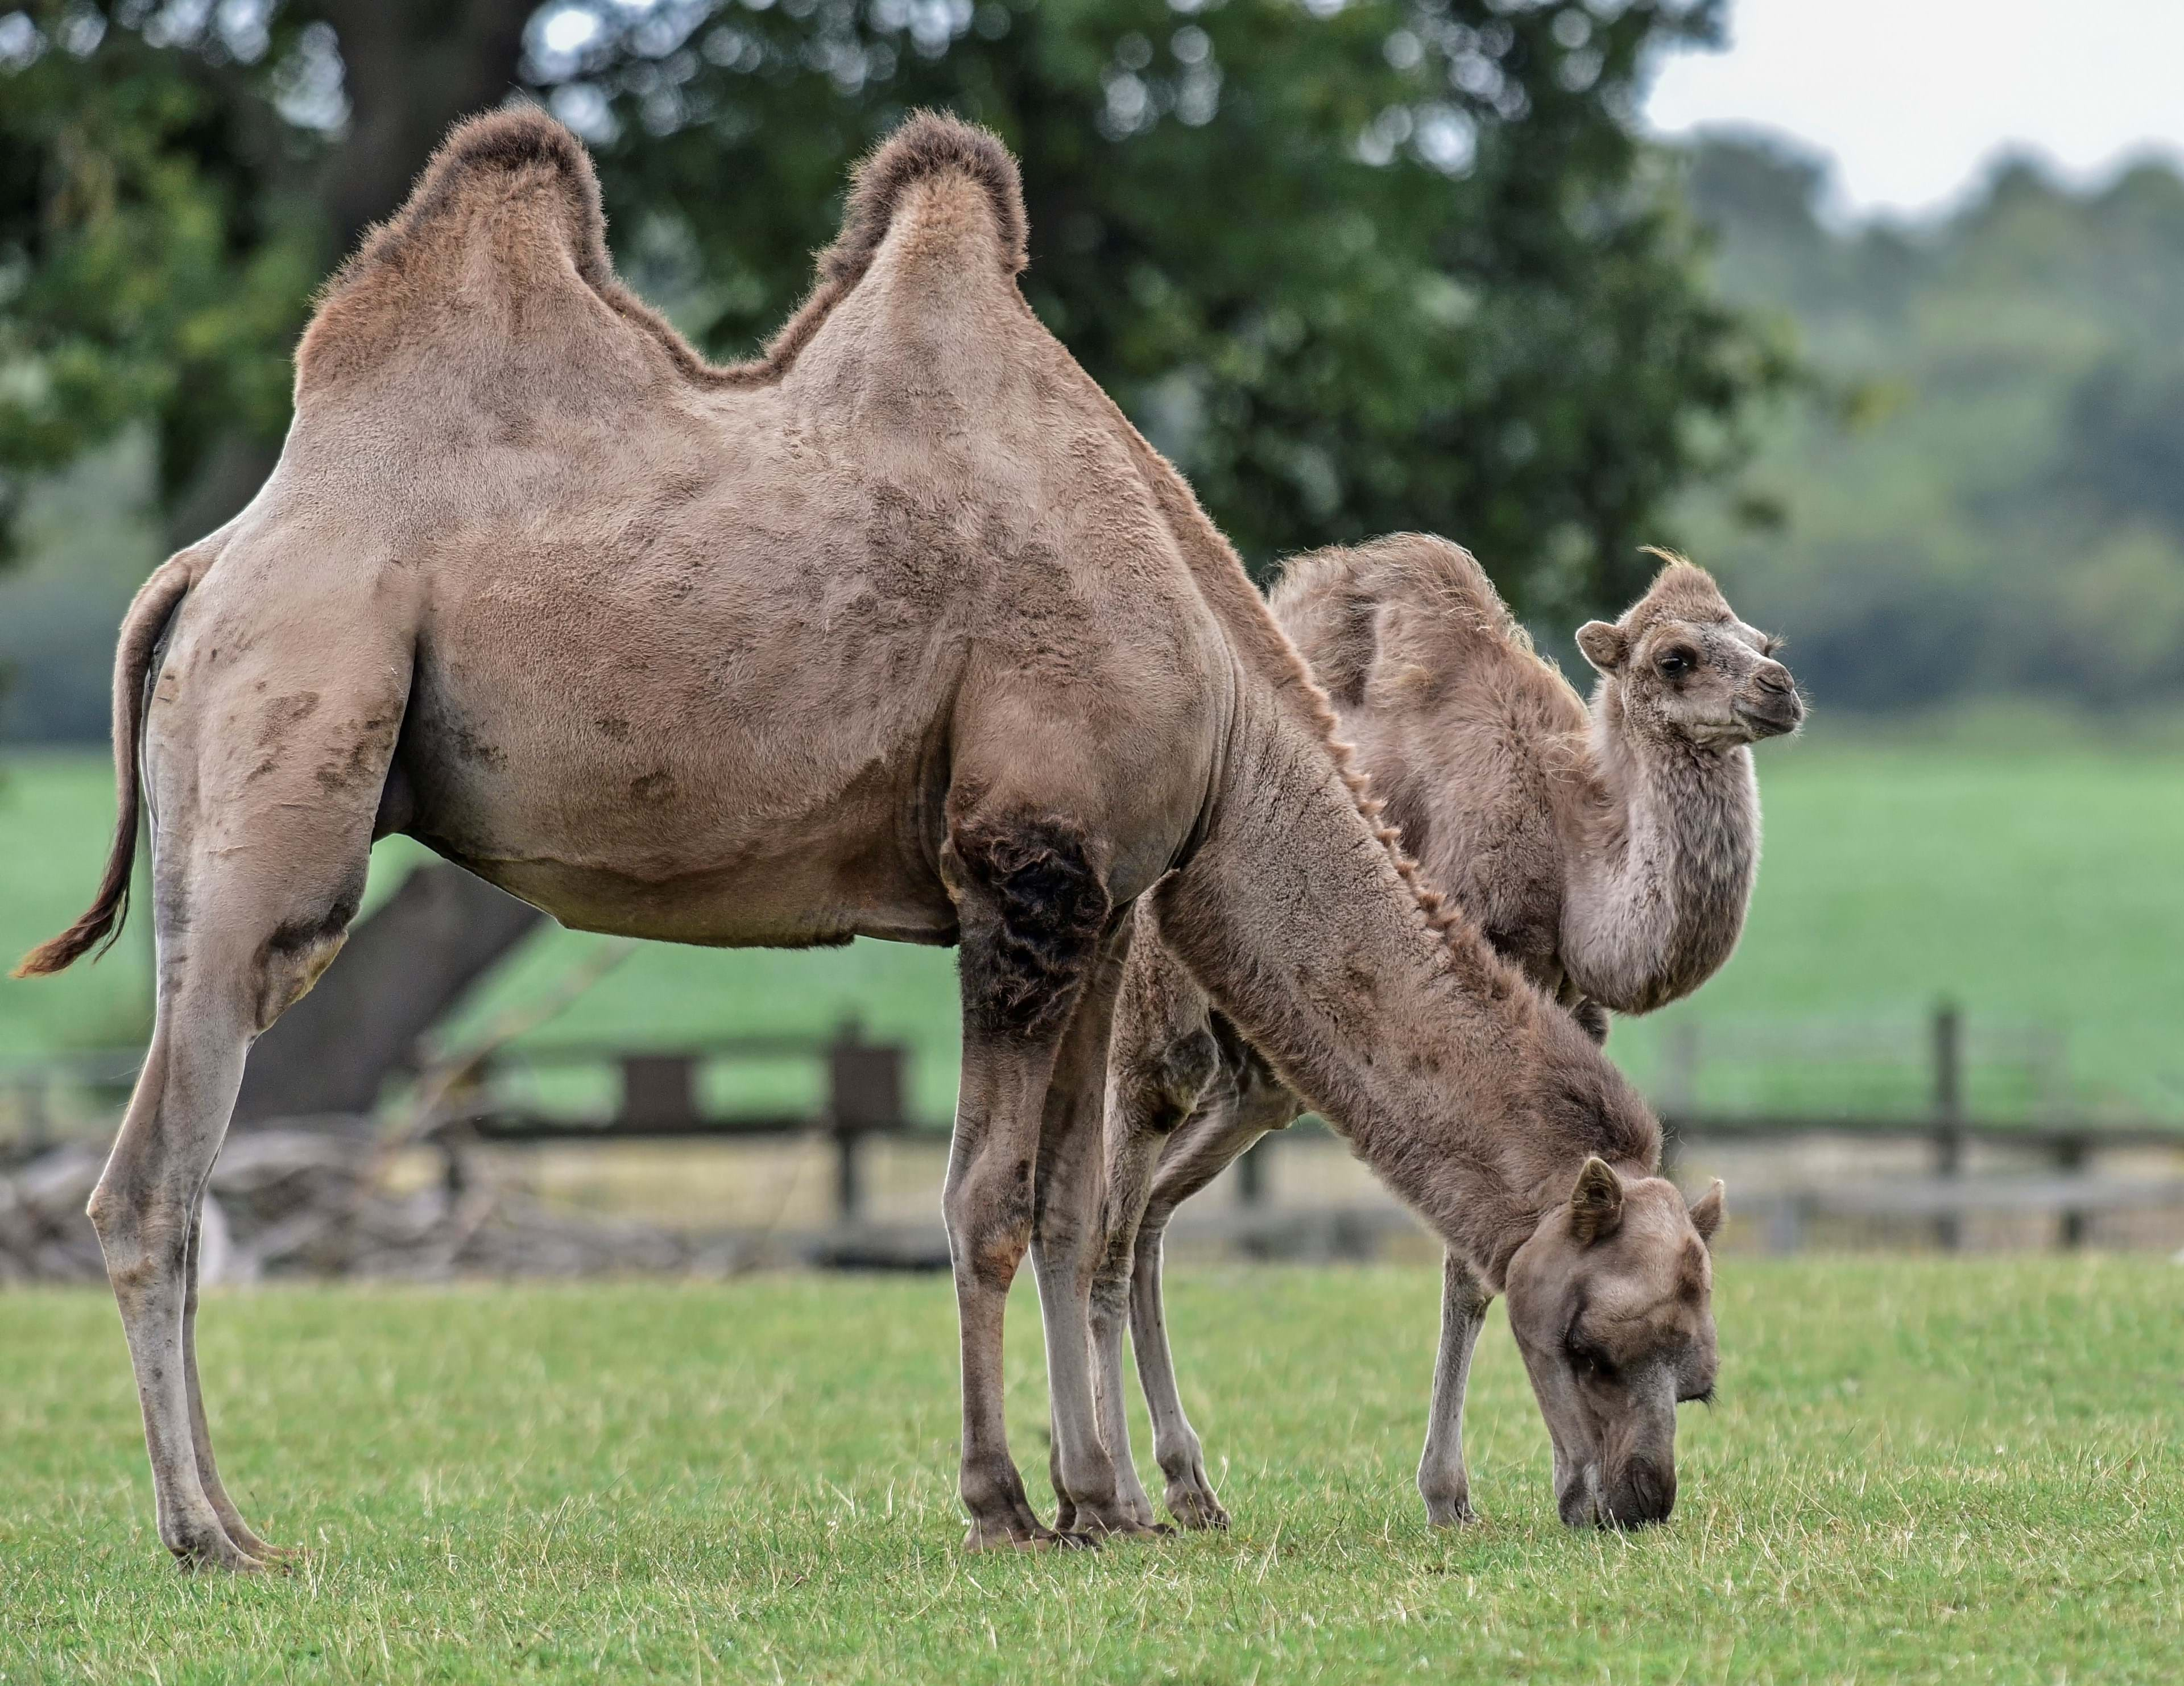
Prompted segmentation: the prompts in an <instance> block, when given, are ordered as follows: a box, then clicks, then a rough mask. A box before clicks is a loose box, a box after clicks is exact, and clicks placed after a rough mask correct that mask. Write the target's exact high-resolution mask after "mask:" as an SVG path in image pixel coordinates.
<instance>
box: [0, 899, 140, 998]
mask: <svg viewBox="0 0 2184 1686" xmlns="http://www.w3.org/2000/svg"><path fill="white" fill-rule="evenodd" d="M128 917H129V885H128V882H127V880H126V879H125V880H123V882H122V885H121V888H120V893H119V894H117V895H115V896H113V897H112V898H111V899H110V900H109V898H108V896H107V895H106V890H105V886H103V885H102V886H101V887H100V893H99V898H98V900H97V902H94V903H92V907H91V911H90V912H88V913H86V914H85V915H84V916H83V917H82V918H80V919H78V920H77V921H76V922H75V924H72V925H70V927H69V928H68V929H67V930H64V931H63V932H62V933H61V934H60V935H58V936H57V937H54V938H53V939H51V940H50V941H46V942H42V943H40V944H39V945H38V946H36V948H34V949H32V950H31V952H29V953H28V954H25V956H24V957H23V958H22V960H21V961H20V963H18V964H17V966H16V968H15V969H14V971H13V972H12V973H10V974H8V975H9V976H11V977H16V978H45V977H50V976H51V975H52V974H54V973H55V972H64V971H66V970H67V969H69V968H70V966H72V965H74V964H75V963H76V962H77V961H79V960H81V958H83V957H84V956H85V955H86V953H88V952H90V951H91V950H92V949H93V948H97V950H98V952H100V953H101V954H103V953H104V952H106V951H107V950H108V949H109V948H111V947H113V946H114V943H115V941H117V940H118V939H119V938H120V935H121V924H122V921H123V920H125V919H126V918H128Z"/></svg>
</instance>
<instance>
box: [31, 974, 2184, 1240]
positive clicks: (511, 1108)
mask: <svg viewBox="0 0 2184 1686" xmlns="http://www.w3.org/2000/svg"><path fill="white" fill-rule="evenodd" d="M1925 1043H1926V1047H1927V1050H1928V1055H1929V1058H1930V1061H1931V1108H1930V1110H1929V1111H1927V1112H1926V1113H1925V1114H1904V1115H1899V1116H1894V1117H1872V1116H1864V1117H1843V1116H1836V1115H1834V1114H1825V1113H1800V1112H1781V1113H1736V1114H1722V1113H1709V1112H1706V1111H1702V1110H1699V1109H1697V1108H1695V1107H1692V1106H1691V1105H1689V1104H1688V1103H1686V1104H1684V1105H1680V1106H1679V1105H1677V1104H1674V1103H1671V1104H1670V1105H1669V1107H1667V1108H1665V1109H1664V1117H1663V1171H1664V1173H1666V1174H1668V1175H1675V1174H1676V1170H1677V1168H1678V1162H1679V1161H1680V1159H1682V1158H1685V1157H1687V1156H1688V1155H1690V1154H1691V1153H1692V1152H1693V1150H1694V1149H1695V1148H1698V1147H1705V1146H1720V1145H1737V1146H1765V1147H1782V1148H1792V1147H1801V1146H1808V1145H1812V1144H1815V1143H1820V1142H1862V1143H1886V1142H1896V1143H1913V1144H1919V1145H1921V1146H1923V1147H1924V1148H1925V1162H1926V1165H1927V1170H1925V1172H1924V1173H1920V1174H1914V1175H1909V1176H1904V1175H1898V1176H1895V1177H1892V1178H1889V1179H1886V1180H1880V1181H1863V1182H1854V1183H1849V1184H1845V1183H1842V1182H1841V1181H1836V1182H1833V1183H1830V1184H1826V1185H1822V1186H1813V1187H1809V1188H1793V1189H1789V1190H1786V1191H1780V1192H1775V1193H1772V1194H1767V1195H1763V1196H1759V1197H1756V1198H1754V1197H1747V1198H1745V1199H1744V1200H1743V1201H1742V1202H1741V1207H1742V1209H1744V1210H1746V1211H1747V1213H1751V1214H1758V1215H1760V1216H1762V1218H1763V1228H1764V1231H1765V1233H1766V1235H1767V1237H1768V1238H1769V1243H1770V1245H1774V1246H1776V1247H1778V1248H1791V1247H1794V1246H1796V1245H1797V1244H1799V1242H1800V1241H1801V1239H1802V1235H1803V1233H1804V1231H1805V1228H1806V1225H1807V1224H1808V1222H1809V1220H1812V1219H1814V1218H1815V1217H1839V1216H1863V1217H1874V1218H1891V1219H1896V1220H1907V1219H1908V1220H1914V1221H1920V1222H1924V1223H1925V1224H1927V1225H1931V1235H1932V1237H1933V1239H1934V1241H1935V1242H1936V1244H1937V1245H1939V1246H1941V1247H1943V1248H1955V1247H1958V1246H1960V1245H1961V1244H1962V1242H1963V1223H1964V1219H1965V1218H1966V1217H1968V1216H1971V1215H1975V1214H1989V1213H2003V1212H2007V1213H2017V1214H2027V1213H2036V1214H2053V1216H2054V1217H2055V1219H2056V1220H2057V1223H2058V1231H2057V1234H2058V1239H2059V1242H2060V1243H2061V1244H2062V1245H2063V1246H2064V1247H2075V1246H2078V1245H2081V1244H2082V1243H2083V1242H2084V1241H2085V1240H2086V1238H2087V1229H2088V1221H2089V1220H2090V1219H2091V1218H2092V1217H2095V1216H2098V1215H2099V1214H2103V1213H2106V1212H2118V1211H2126V1210H2141V1209H2147V1208H2148V1207H2159V1206H2165V1205H2184V1182H2180V1181H2164V1180H2161V1179H2158V1178H2156V1179H2151V1180H2149V1179H2147V1178H2143V1177H2118V1176H2113V1175H2100V1174H2099V1171H2098V1166H2099V1164H2100V1161H2101V1160H2102V1158H2103V1156H2104V1155H2106V1154H2108V1153H2113V1152H2118V1151H2128V1150H2132V1149H2146V1148H2162V1147H2169V1148H2184V1129H2178V1128H2175V1127H2165V1126H2163V1125H2159V1124H2154V1123H2150V1122H2135V1123H2114V1124H2106V1123H2101V1122H2098V1121H2094V1120H2091V1119H2078V1118H2072V1117H2070V1116H2068V1115H2067V1114H2053V1115H2048V1116H2041V1117H2035V1118H2031V1119H2023V1120H2009V1121H2003V1120H1996V1119H1974V1118H1970V1117H1968V1116H1966V1108H1965V1105H1964V1075H1965V1071H1966V1065H1967V1061H1966V1053H1967V1046H1968V1044H1967V1037H1966V1035H1965V1029H1964V1020H1963V1018H1962V1016H1961V1015H1960V1014H1959V1013H1958V1012H1957V1011H1956V1009H1955V1008H1953V1007H1951V1006H1948V1005H1947V1004H1944V1005H1943V1006H1942V1007H1940V1008H1937V1009H1936V1012H1935V1013H1934V1014H1933V1016H1932V1018H1931V1021H1930V1024H1929V1025H1928V1028H1927V1034H1926V1037H1925ZM2042 1058H2045V1056H2044V1055H2043V1056H2042ZM783 1062H788V1063H798V1064H806V1065H807V1066H809V1067H812V1068H816V1075H817V1076H818V1077H819V1080H820V1081H819V1085H818V1088H819V1098H818V1100H817V1101H816V1104H814V1105H813V1106H812V1107H811V1108H810V1109H809V1110H804V1111H795V1110H786V1109H769V1110H762V1111H737V1110H732V1109H721V1108H712V1107H709V1106H708V1105H707V1104H706V1103H705V1094H704V1090H705V1083H704V1081H703V1079H704V1077H705V1074H706V1073H707V1072H708V1070H709V1069H710V1068H714V1067H718V1066H721V1065H727V1066H735V1065H738V1064H742V1065H745V1066H749V1065H752V1064H781V1063H783ZM909 1062H910V1051H909V1049H908V1048H906V1047H904V1046H902V1045H901V1044H899V1043H894V1042H886V1041H871V1040H868V1039H867V1038H866V1036H865V1034H864V1031H863V1029H862V1027H861V1025H860V1024H858V1023H857V1022H855V1021H854V1020H851V1021H847V1022H844V1024H840V1025H839V1026H838V1027H837V1028H836V1029H835V1030H833V1032H832V1033H831V1034H829V1035H825V1036H812V1035H801V1036H729V1037H721V1038H718V1039H714V1040H710V1041H705V1042H704V1043H702V1044H698V1045H694V1046H689V1047H682V1048H666V1049H660V1048H653V1049H643V1050H637V1049H631V1048H627V1047H610V1046H599V1045H568V1044H563V1045H549V1046H547V1047H529V1048H522V1049H520V1050H516V1051H514V1052H503V1053H499V1054H495V1055H493V1056H492V1057H489V1058H485V1059H482V1060H481V1061H480V1062H479V1064H478V1065H477V1066H476V1068H475V1069H474V1070H473V1071H472V1072H471V1075H470V1079H469V1080H468V1082H467V1083H466V1085H465V1087H464V1088H463V1089H462V1090H461V1091H460V1092H459V1093H458V1094H457V1095H455V1096H454V1097H451V1098H450V1101H449V1103H448V1106H447V1107H446V1108H445V1109H444V1110H445V1117H444V1119H443V1122H441V1123H440V1124H439V1125H437V1126H436V1128H435V1129H434V1131H432V1134H431V1136H430V1137H429V1138H428V1139H429V1140H430V1142H432V1145H434V1146H435V1147H437V1148H438V1149H439V1151H440V1152H441V1153H442V1154H443V1157H444V1159H445V1164H446V1175H447V1177H448V1181H450V1183H451V1184H459V1183H460V1181H462V1180H463V1178H464V1175H465V1172H464V1169H463V1161H464V1158H465V1154H466V1153H469V1152H471V1151H472V1150H475V1149H476V1148H479V1147H500V1146H508V1147H523V1146H541V1145H552V1144H567V1145H571V1146H574V1145H580V1144H587V1143H591V1144H599V1143H614V1142H690V1141H736V1140H759V1139H766V1138H784V1137H799V1136H800V1137H806V1138H815V1137H816V1138H819V1139H822V1140H824V1141H826V1142H828V1143H829V1145H830V1147H831V1149H832V1153H833V1170H834V1175H833V1196H834V1198H833V1207H834V1218H835V1221H836V1222H837V1224H838V1225H839V1226H840V1227H842V1228H843V1229H844V1230H845V1231H846V1230H850V1229H853V1228H855V1226H856V1225H859V1224H861V1221H862V1220H863V1219H864V1217H865V1213H866V1177H865V1172H864V1164H863V1161H864V1148H865V1146H866V1143H867V1142H869V1141H870V1140H871V1139H872V1138H873V1137H874V1136H898V1137H900V1136H911V1135H916V1134H922V1135H924V1136H928V1138H933V1137H938V1136H940V1135H942V1134H944V1131H945V1125H944V1122H943V1121H939V1120H919V1119H913V1118H912V1117H911V1114H910V1111H909V1108H908V1105H907V1103H906V1099H905V1097H906V1095H907V1093H908V1083H907V1075H908V1070H909ZM136 1064H137V1060H136V1057H135V1056H131V1055H120V1054H115V1053H93V1054H86V1055H83V1056H79V1057H76V1058H73V1059H69V1060H62V1061H56V1062H49V1063H47V1064H46V1065H44V1066H42V1067H40V1068H37V1069H35V1070H31V1071H20V1072H16V1073H11V1074H5V1075H0V1095H5V1094H9V1093H12V1094H13V1095H14V1097H15V1106H14V1112H15V1130H14V1133H13V1136H12V1138H9V1139H5V1140H0V1163H4V1162H7V1161H11V1160H12V1161H19V1162H20V1160H23V1159H25V1158H30V1157H32V1156H33V1155H34V1154H35V1153H37V1152H39V1151H42V1150H43V1149H44V1148H45V1147H50V1146H53V1145H54V1144H55V1143H56V1142H58V1140H59V1139H61V1138H60V1136H58V1134H57V1133H56V1132H55V1131H53V1129H52V1127H51V1126H52V1121H53V1114H54V1111H55V1108H53V1105H52V1104H51V1102H52V1098H53V1096H54V1095H55V1094H56V1093H58V1092H59V1091H64V1090H73V1091H78V1092H82V1093H86V1094H95V1095H103V1096H105V1097H108V1099H109V1101H110V1100H111V1099H112V1098H113V1097H114V1096H115V1095H117V1094H118V1093H119V1092H120V1091H123V1090H125V1088H126V1086H127V1085H128V1083H129V1082H130V1081H131V1080H132V1079H133V1077H134V1075H135V1071H136ZM577 1070H592V1071H597V1072H606V1073H610V1074H612V1077H613V1085H612V1100H611V1103H610V1104H609V1105H608V1106H607V1107H606V1108H604V1109H600V1108H593V1109H592V1110H590V1111H588V1112H582V1113H577V1114H556V1113H554V1112H553V1111H551V1110H549V1109H548V1108H543V1107H541V1106H539V1105H537V1104H535V1103H525V1102H524V1101H523V1100H522V1099H521V1098H520V1097H519V1096H518V1095H517V1094H516V1093H515V1091H517V1090H518V1089H520V1087H521V1083H520V1081H519V1079H520V1078H521V1077H525V1076H529V1075H534V1074H554V1073H560V1072H570V1071H577ZM549 1081H550V1079H549ZM350 1122H351V1123H352V1124H353V1123H354V1120H351V1121H350ZM1320 1128H1323V1126H1320V1125H1318V1123H1317V1121H1316V1120H1307V1121H1305V1122H1304V1123H1302V1124H1301V1125H1299V1126H1298V1128H1297V1131H1296V1132H1295V1133H1297V1134H1302V1135H1310V1134H1312V1133H1314V1132H1315V1131H1316V1130H1318V1129H1320ZM1289 1133H1290V1132H1283V1133H1278V1134H1277V1135H1275V1136H1268V1137H1267V1138H1265V1139H1264V1140H1262V1142H1260V1143H1259V1144H1258V1145H1257V1146H1256V1147H1254V1148H1253V1149H1252V1150H1251V1152H1250V1153H1246V1154H1245V1156H1244V1157H1243V1158H1242V1159H1241V1160H1240V1162H1239V1164H1238V1165H1237V1168H1236V1173H1235V1175H1234V1178H1233V1180H1232V1184H1233V1186H1234V1190H1235V1202H1236V1207H1237V1219H1236V1221H1238V1222H1239V1223H1241V1224H1243V1225H1245V1227H1246V1228H1249V1227H1250V1226H1251V1225H1252V1224H1256V1223H1259V1222H1262V1221H1263V1220H1266V1219H1267V1218H1268V1215H1269V1212H1268V1208H1269V1206H1270V1175H1269V1170H1268V1167H1269V1164H1270V1161H1271V1159H1272V1158H1273V1156H1274V1155H1276V1154H1277V1153H1280V1152H1282V1151H1284V1150H1283V1149H1282V1148H1281V1147H1280V1145H1279V1144H1280V1142H1281V1141H1282V1139H1283V1136H1284V1135H1285V1134H1289ZM1974 1148H1979V1149H1981V1150H1997V1149H1999V1150H2008V1153H2009V1154H2010V1155H2011V1156H2013V1157H2016V1158H2028V1157H2029V1158H2031V1159H2033V1160H2036V1161H2037V1162H2038V1163H2039V1164H2040V1166H2041V1167H2042V1175H2037V1176H2031V1177H2027V1176H2025V1175H2015V1176H2004V1177H1997V1176H1994V1175H1968V1174H1967V1170H1966V1165H1967V1157H1968V1154H1969V1153H1970V1151H1971V1150H1972V1149H1974Z"/></svg>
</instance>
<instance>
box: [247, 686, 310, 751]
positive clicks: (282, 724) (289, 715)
mask: <svg viewBox="0 0 2184 1686" xmlns="http://www.w3.org/2000/svg"><path fill="white" fill-rule="evenodd" d="M317 712H319V694H318V693H317V692H316V691H296V692H293V693H292V694H291V695H287V696H276V697H275V698H274V699H273V701H270V702H269V703H267V704H266V705H265V724H264V725H262V726H260V727H259V729H258V742H259V746H260V747H261V748H265V749H272V748H275V747H276V746H277V745H279V744H280V742H281V740H282V739H283V738H285V737H287V735H288V734H289V732H290V731H291V730H292V729H294V728H295V727H297V726H298V725H300V724H301V723H303V722H304V721H306V720H308V719H309V718H310V717H312V716H313V715H314V714H315V713H317Z"/></svg>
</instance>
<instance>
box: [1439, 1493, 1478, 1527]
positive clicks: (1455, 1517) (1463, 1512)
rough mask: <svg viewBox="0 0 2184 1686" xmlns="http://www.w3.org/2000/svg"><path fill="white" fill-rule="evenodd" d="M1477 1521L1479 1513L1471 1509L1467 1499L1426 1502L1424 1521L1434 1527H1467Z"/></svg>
mask: <svg viewBox="0 0 2184 1686" xmlns="http://www.w3.org/2000/svg"><path fill="white" fill-rule="evenodd" d="M1478 1520H1479V1512H1478V1511H1476V1510H1473V1509H1472V1508H1471V1501H1470V1500H1469V1499H1427V1500H1426V1521H1428V1522H1429V1524H1431V1525H1432V1526H1433V1527H1437V1528H1464V1527H1470V1526H1471V1525H1472V1524H1473V1523H1474V1522H1476V1521H1478Z"/></svg>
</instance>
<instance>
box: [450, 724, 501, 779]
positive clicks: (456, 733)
mask: <svg viewBox="0 0 2184 1686" xmlns="http://www.w3.org/2000/svg"><path fill="white" fill-rule="evenodd" d="M448 739H449V740H450V741H451V742H452V743H453V744H454V746H455V753H456V754H457V755H459V756H461V757H462V758H463V759H464V760H465V761H474V762H477V763H478V764H479V765H480V766H482V767H490V768H493V769H494V770H496V771H498V770H499V768H504V767H505V766H507V765H508V756H507V753H506V751H503V750H501V749H499V748H497V747H496V746H495V745H492V744H489V743H487V742H486V740H484V739H483V738H481V737H480V736H478V734H476V732H473V731H472V730H471V729H470V728H469V727H467V726H454V727H451V728H449V729H448Z"/></svg>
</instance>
